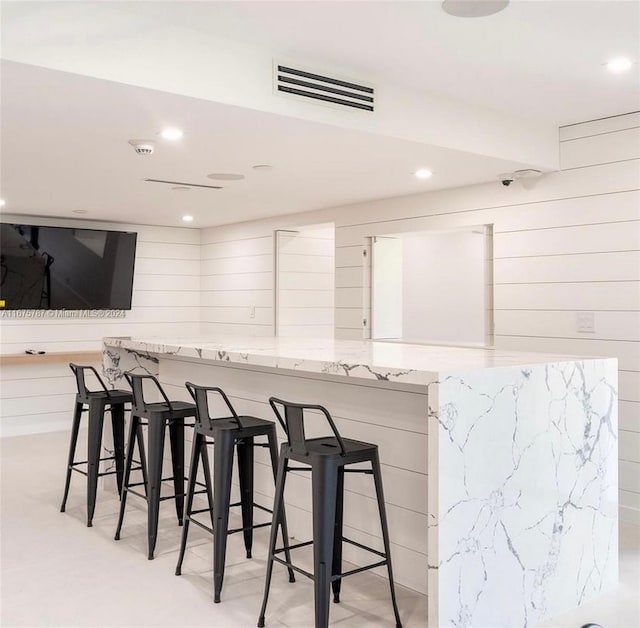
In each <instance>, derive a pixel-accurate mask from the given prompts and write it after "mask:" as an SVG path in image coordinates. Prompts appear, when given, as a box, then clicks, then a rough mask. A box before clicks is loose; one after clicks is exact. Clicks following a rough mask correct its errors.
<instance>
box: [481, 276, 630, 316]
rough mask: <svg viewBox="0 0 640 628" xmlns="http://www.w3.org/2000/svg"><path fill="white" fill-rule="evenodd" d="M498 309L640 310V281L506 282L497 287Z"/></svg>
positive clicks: (496, 307)
mask: <svg viewBox="0 0 640 628" xmlns="http://www.w3.org/2000/svg"><path fill="white" fill-rule="evenodd" d="M494 307H495V309H497V310H538V309H545V310H574V311H575V310H630V311H636V312H637V311H640V281H611V282H591V283H589V282H581V283H567V282H564V283H527V284H517V283H515V284H506V285H505V284H503V285H497V286H495V288H494Z"/></svg>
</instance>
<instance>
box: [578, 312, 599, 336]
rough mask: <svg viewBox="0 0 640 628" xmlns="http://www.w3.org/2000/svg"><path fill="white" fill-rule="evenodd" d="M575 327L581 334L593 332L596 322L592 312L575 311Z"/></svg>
mask: <svg viewBox="0 0 640 628" xmlns="http://www.w3.org/2000/svg"><path fill="white" fill-rule="evenodd" d="M576 328H577V330H578V333H581V334H594V333H595V332H596V322H595V313H594V312H576Z"/></svg>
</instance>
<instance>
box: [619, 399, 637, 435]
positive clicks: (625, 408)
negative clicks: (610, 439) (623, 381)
mask: <svg viewBox="0 0 640 628" xmlns="http://www.w3.org/2000/svg"><path fill="white" fill-rule="evenodd" d="M618 415H619V421H618V423H619V427H620V429H621V430H624V431H626V432H640V403H638V402H637V401H620V402H619V403H618Z"/></svg>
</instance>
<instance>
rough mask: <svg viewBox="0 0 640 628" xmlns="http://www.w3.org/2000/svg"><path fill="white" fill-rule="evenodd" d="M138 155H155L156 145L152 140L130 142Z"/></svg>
mask: <svg viewBox="0 0 640 628" xmlns="http://www.w3.org/2000/svg"><path fill="white" fill-rule="evenodd" d="M129 144H131V146H133V150H135V151H136V153H137V154H138V155H153V151H154V149H155V144H154V143H153V142H152V141H151V140H129Z"/></svg>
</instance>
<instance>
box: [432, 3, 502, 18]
mask: <svg viewBox="0 0 640 628" xmlns="http://www.w3.org/2000/svg"><path fill="white" fill-rule="evenodd" d="M508 4H509V0H444V2H443V3H442V10H443V11H444V12H445V13H448V14H449V15H453V16H454V17H486V16H487V15H493V14H494V13H499V12H500V11H502V10H503V9H506V8H507V5H508Z"/></svg>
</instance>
